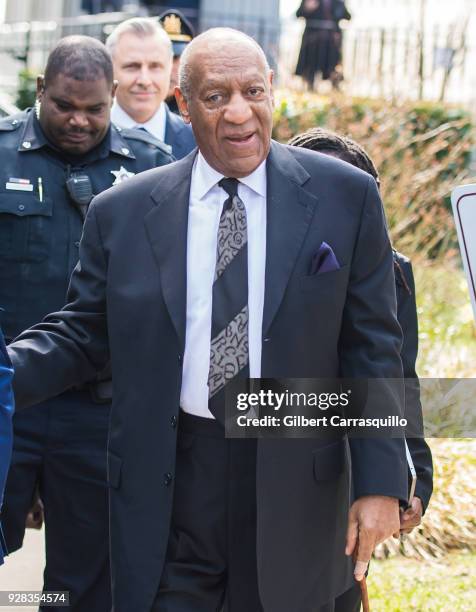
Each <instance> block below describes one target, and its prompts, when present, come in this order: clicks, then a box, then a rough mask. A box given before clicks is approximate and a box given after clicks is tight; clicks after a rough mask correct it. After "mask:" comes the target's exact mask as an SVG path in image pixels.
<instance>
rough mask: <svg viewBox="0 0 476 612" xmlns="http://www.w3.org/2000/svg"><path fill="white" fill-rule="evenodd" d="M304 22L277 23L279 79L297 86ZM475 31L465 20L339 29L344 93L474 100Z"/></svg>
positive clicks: (473, 103)
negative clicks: (421, 26)
mask: <svg viewBox="0 0 476 612" xmlns="http://www.w3.org/2000/svg"><path fill="white" fill-rule="evenodd" d="M302 30H303V24H299V23H296V20H293V19H290V20H287V21H286V22H285V23H283V24H282V35H281V47H282V51H281V54H280V81H281V83H282V84H284V85H285V86H287V87H291V88H300V87H301V88H302V87H303V84H302V83H301V81H300V79H298V78H297V77H294V68H295V65H296V59H297V56H298V52H299V46H300V42H301V35H302ZM475 34H476V32H474V28H473V27H471V26H470V22H469V20H462V21H461V22H460V23H458V24H451V25H439V26H434V27H431V28H430V27H428V28H426V29H424V30H420V29H419V28H416V27H407V28H403V27H399V28H394V27H385V28H356V27H353V26H352V25H349V27H347V28H345V29H344V39H343V40H344V42H343V71H344V77H345V81H344V84H343V89H344V91H345V92H346V93H349V94H350V95H354V96H362V97H373V98H376V97H383V98H387V99H413V100H417V99H425V100H435V101H438V100H441V101H447V102H457V103H463V104H466V105H468V106H470V107H471V106H474V105H475V102H476V71H475V70H474V65H475V63H476V38H475Z"/></svg>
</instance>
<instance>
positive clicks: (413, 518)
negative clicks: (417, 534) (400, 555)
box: [400, 497, 423, 533]
mask: <svg viewBox="0 0 476 612" xmlns="http://www.w3.org/2000/svg"><path fill="white" fill-rule="evenodd" d="M422 516H423V504H422V503H421V499H420V498H419V497H414V498H413V500H412V503H411V506H410V508H408V510H405V512H402V513H401V514H400V533H411V532H412V531H413V529H414V528H415V527H418V525H419V524H420V523H421V517H422Z"/></svg>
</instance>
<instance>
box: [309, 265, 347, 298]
mask: <svg viewBox="0 0 476 612" xmlns="http://www.w3.org/2000/svg"><path fill="white" fill-rule="evenodd" d="M347 277H348V270H347V266H342V268H339V269H338V270H332V271H331V272H322V273H321V274H312V275H305V276H301V277H300V279H299V284H300V288H301V291H304V292H308V291H311V292H312V291H326V290H329V289H337V288H339V287H340V286H341V285H343V284H345V282H346V279H347Z"/></svg>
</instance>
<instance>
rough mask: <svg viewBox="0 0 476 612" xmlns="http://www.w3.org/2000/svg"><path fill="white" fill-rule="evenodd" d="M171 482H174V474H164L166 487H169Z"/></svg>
mask: <svg viewBox="0 0 476 612" xmlns="http://www.w3.org/2000/svg"><path fill="white" fill-rule="evenodd" d="M171 482H172V474H171V473H170V472H167V473H166V474H164V485H165V486H166V487H168V486H169V485H170V483H171Z"/></svg>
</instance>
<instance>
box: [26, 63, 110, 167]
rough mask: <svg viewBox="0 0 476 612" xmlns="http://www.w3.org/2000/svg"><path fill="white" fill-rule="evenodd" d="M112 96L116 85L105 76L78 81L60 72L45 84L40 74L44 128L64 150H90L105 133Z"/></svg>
mask: <svg viewBox="0 0 476 612" xmlns="http://www.w3.org/2000/svg"><path fill="white" fill-rule="evenodd" d="M113 96H114V85H111V84H110V83H108V82H107V80H106V78H105V77H100V78H97V79H95V80H92V81H77V80H76V79H73V78H72V77H70V76H66V75H65V74H62V73H59V74H58V75H57V76H56V77H55V78H54V79H53V81H51V82H50V83H48V86H47V87H46V88H45V87H44V81H43V79H42V77H39V78H38V85H37V97H38V100H39V101H40V102H41V107H40V124H41V127H42V129H43V132H44V133H45V135H46V137H47V138H48V140H50V142H51V143H52V144H54V145H55V146H56V147H58V149H60V150H61V151H65V152H66V153H72V154H74V155H83V154H84V153H87V152H88V151H90V150H91V149H93V148H94V147H95V146H96V145H97V144H99V143H100V142H101V140H102V139H103V138H104V136H105V135H106V132H107V130H108V127H109V118H110V112H111V104H112V99H113Z"/></svg>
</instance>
